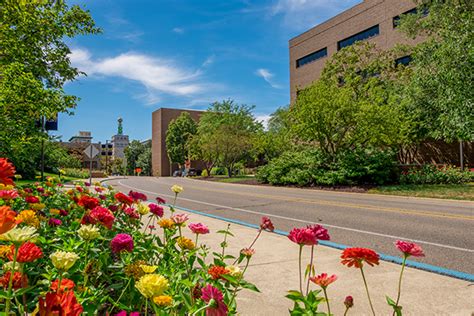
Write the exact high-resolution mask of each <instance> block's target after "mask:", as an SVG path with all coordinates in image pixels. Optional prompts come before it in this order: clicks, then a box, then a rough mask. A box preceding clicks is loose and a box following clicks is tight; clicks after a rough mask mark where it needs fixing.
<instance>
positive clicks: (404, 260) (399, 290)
mask: <svg viewBox="0 0 474 316" xmlns="http://www.w3.org/2000/svg"><path fill="white" fill-rule="evenodd" d="M407 258H408V256H407V255H404V256H403V262H402V270H401V271H400V278H399V280H398V294H397V301H396V302H395V307H398V302H400V296H401V293H402V277H403V271H404V270H405V265H406V262H407ZM395 312H396V310H395V309H394V311H393V316H395Z"/></svg>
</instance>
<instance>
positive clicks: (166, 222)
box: [158, 218, 174, 228]
mask: <svg viewBox="0 0 474 316" xmlns="http://www.w3.org/2000/svg"><path fill="white" fill-rule="evenodd" d="M158 225H160V227H161V228H173V226H174V221H173V220H172V219H170V218H162V219H160V220H159V221H158Z"/></svg>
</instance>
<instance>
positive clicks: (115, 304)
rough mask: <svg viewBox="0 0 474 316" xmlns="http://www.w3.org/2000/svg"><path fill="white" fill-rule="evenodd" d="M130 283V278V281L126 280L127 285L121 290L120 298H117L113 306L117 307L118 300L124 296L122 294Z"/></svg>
mask: <svg viewBox="0 0 474 316" xmlns="http://www.w3.org/2000/svg"><path fill="white" fill-rule="evenodd" d="M131 281H132V279H131V278H130V279H128V283H127V285H125V287H124V288H123V290H122V293H120V296H119V298H118V299H117V300H116V301H115V303H114V306H117V303H118V302H120V299H121V298H122V296H123V294H124V293H125V291H126V290H127V288H128V286H129V285H130V282H131Z"/></svg>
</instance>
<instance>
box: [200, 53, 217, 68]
mask: <svg viewBox="0 0 474 316" xmlns="http://www.w3.org/2000/svg"><path fill="white" fill-rule="evenodd" d="M215 60H216V55H211V56H209V57H207V59H206V60H205V61H204V62H203V63H202V67H203V68H204V67H207V66H209V65H212V64H213V63H214V61H215Z"/></svg>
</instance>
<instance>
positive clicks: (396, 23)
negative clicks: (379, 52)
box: [393, 8, 428, 28]
mask: <svg viewBox="0 0 474 316" xmlns="http://www.w3.org/2000/svg"><path fill="white" fill-rule="evenodd" d="M417 13H418V9H417V8H413V9H411V10H408V11H406V12H403V13H402V14H400V15H397V16H395V17H393V28H396V27H398V26H399V25H400V16H401V15H405V14H417ZM427 15H428V9H427V8H425V9H423V14H422V16H427Z"/></svg>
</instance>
